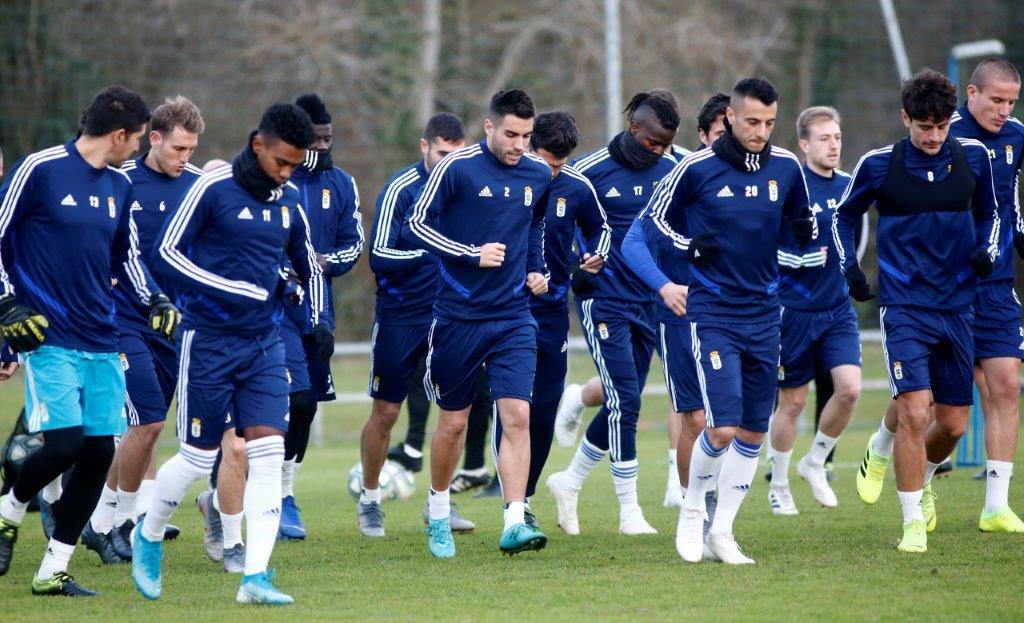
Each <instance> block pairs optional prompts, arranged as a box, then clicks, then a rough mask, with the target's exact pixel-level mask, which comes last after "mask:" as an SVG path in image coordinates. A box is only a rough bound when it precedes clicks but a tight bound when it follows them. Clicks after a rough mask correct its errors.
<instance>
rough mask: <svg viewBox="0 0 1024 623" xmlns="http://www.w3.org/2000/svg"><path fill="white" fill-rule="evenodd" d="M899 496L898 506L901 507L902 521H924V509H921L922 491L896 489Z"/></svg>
mask: <svg viewBox="0 0 1024 623" xmlns="http://www.w3.org/2000/svg"><path fill="white" fill-rule="evenodd" d="M896 494H897V495H899V498H900V506H902V507H903V523H910V522H911V521H914V520H915V519H916V520H918V521H924V511H922V510H921V495H922V494H924V491H923V490H921V489H918V490H917V491H897V492H896Z"/></svg>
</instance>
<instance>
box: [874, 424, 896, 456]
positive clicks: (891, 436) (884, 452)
mask: <svg viewBox="0 0 1024 623" xmlns="http://www.w3.org/2000/svg"><path fill="white" fill-rule="evenodd" d="M895 442H896V431H892V430H889V429H888V428H886V427H885V418H883V419H882V421H881V422H879V423H878V434H877V435H875V440H874V442H872V444H871V451H872V452H874V453H875V454H877V455H878V456H880V457H882V458H883V459H887V458H889V457H890V456H892V444H893V443H895Z"/></svg>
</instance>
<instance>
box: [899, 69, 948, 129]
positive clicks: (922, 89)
mask: <svg viewBox="0 0 1024 623" xmlns="http://www.w3.org/2000/svg"><path fill="white" fill-rule="evenodd" d="M900 104H901V105H902V106H903V110H904V112H906V113H907V116H908V117H910V118H911V119H913V120H916V121H928V120H931V121H935V122H939V121H946V120H948V119H949V118H950V117H952V116H953V112H954V111H956V87H955V86H953V83H952V82H950V81H949V78H947V77H946V76H943V75H942V74H940V73H939V72H937V71H935V70H934V69H922V70H921V71H919V72H917V73H916V74H914V75H913V77H911V78H909V79H908V80H906V81H904V82H903V92H902V93H901V94H900Z"/></svg>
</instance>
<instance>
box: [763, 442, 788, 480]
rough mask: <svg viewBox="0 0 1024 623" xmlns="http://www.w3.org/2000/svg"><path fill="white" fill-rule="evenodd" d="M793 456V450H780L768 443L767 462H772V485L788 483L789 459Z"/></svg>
mask: <svg viewBox="0 0 1024 623" xmlns="http://www.w3.org/2000/svg"><path fill="white" fill-rule="evenodd" d="M792 456H793V450H790V451H789V452H780V451H778V450H776V449H775V448H773V447H771V444H769V445H768V462H769V463H771V464H772V486H773V487H785V486H788V485H789V459H790V458H791V457H792Z"/></svg>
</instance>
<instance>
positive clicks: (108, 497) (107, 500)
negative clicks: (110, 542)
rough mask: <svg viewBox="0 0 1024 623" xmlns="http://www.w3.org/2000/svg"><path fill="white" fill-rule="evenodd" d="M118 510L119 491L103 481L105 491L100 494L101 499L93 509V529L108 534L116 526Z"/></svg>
mask: <svg viewBox="0 0 1024 623" xmlns="http://www.w3.org/2000/svg"><path fill="white" fill-rule="evenodd" d="M115 512H117V491H115V490H114V489H111V488H110V486H109V485H108V484H106V483H103V493H101V494H100V501H99V502H97V503H96V508H95V509H93V511H92V517H90V518H89V523H90V524H92V529H93V530H95V531H96V532H97V533H98V534H106V533H108V532H110V529H111V528H113V527H114V513H115Z"/></svg>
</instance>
